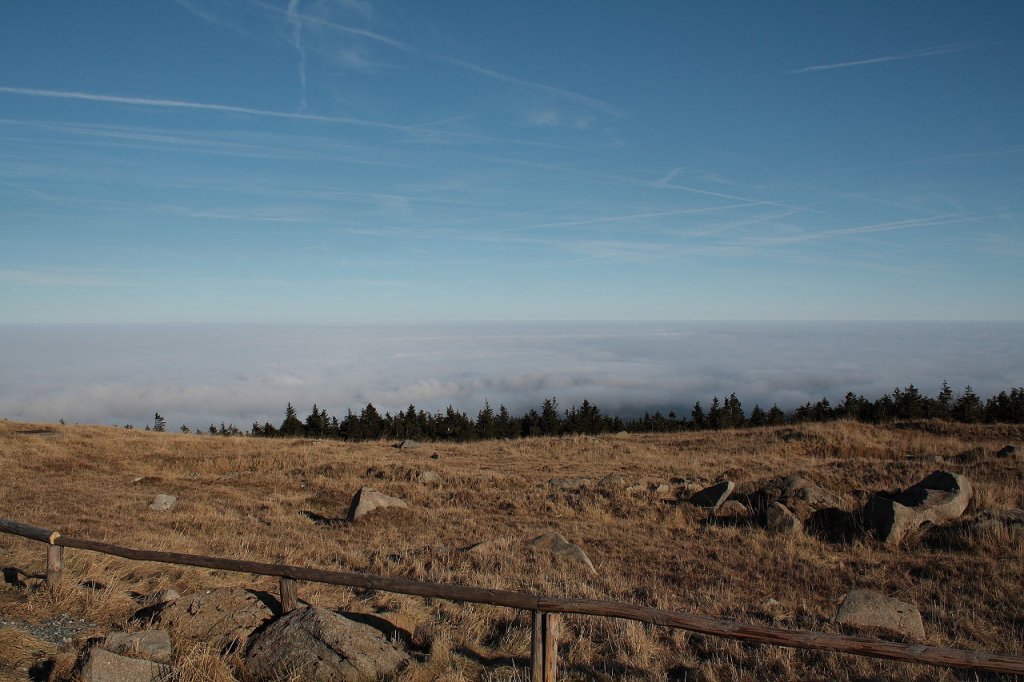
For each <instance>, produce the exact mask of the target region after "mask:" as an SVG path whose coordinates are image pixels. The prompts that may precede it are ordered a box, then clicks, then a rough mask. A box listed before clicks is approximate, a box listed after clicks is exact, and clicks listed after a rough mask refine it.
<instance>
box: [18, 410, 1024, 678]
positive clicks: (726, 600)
mask: <svg viewBox="0 0 1024 682" xmlns="http://www.w3.org/2000/svg"><path fill="white" fill-rule="evenodd" d="M36 426H40V425H29V424H20V423H13V422H6V421H0V483H2V485H3V491H4V492H3V495H2V497H0V517H4V518H9V519H14V520H18V521H22V522H26V523H32V524H34V525H39V526H43V527H47V528H53V529H57V530H59V531H60V532H61V533H63V534H65V535H71V536H77V537H83V538H89V539H95V540H102V541H107V542H114V543H118V544H123V545H127V546H133V547H145V548H152V549H160V550H168V551H183V552H194V553H203V554H211V555H219V556H228V557H234V558H239V559H252V560H258V561H279V562H286V563H292V564H302V565H306V566H315V567H320V568H327V569H334V568H341V569H344V570H353V571H362V572H368V573H375V574H381V575H392V576H402V577H408V578H415V579H422V580H432V581H438V582H449V583H459V584H466V585H476V586H482V587H492V588H502V589H513V590H525V591H533V592H541V593H546V594H551V595H563V596H571V597H585V598H599V599H612V600H619V601H626V602H631V603H636V604H643V605H650V606H656V607H661V608H668V609H678V610H683V611H690V612H695V613H700V614H708V615H717V616H723V617H729V618H736V619H740V620H744V621H750V622H757V623H763V624H771V625H776V626H781V627H787V628H801V629H814V630H824V631H833V632H834V631H837V630H836V627H835V626H834V625H832V624H831V622H830V619H831V618H832V616H833V615H834V614H835V611H836V607H837V601H838V599H839V598H840V597H841V596H842V595H843V594H844V593H845V592H846V591H847V590H848V589H850V588H851V587H854V586H860V587H871V588H874V589H879V590H881V591H884V592H886V593H888V594H891V595H894V596H898V597H900V598H902V599H904V600H907V601H912V602H915V603H917V604H918V605H919V606H920V608H921V610H922V613H923V614H924V618H925V624H926V630H927V631H928V633H929V643H932V644H939V645H946V646H954V647H963V648H971V649H983V650H990V651H1006V652H1012V653H1015V654H1024V631H1022V629H1024V617H1022V613H1024V594H1022V592H1024V591H1022V589H1021V586H1022V585H1024V561H1022V559H1024V550H1022V548H1021V545H1020V542H1019V540H1017V541H1014V540H1013V539H1012V538H1010V537H1008V536H1007V537H1004V536H1002V535H999V533H998V532H996V533H994V534H993V533H988V534H983V535H981V536H974V535H970V534H964V535H961V536H957V538H956V539H957V541H956V542H938V543H937V542H934V541H932V542H926V541H924V540H923V539H916V540H911V542H910V543H909V545H908V546H906V547H904V548H902V549H900V550H896V551H892V550H887V549H885V548H883V547H881V546H880V545H878V544H877V543H875V542H874V541H872V540H869V539H863V540H856V541H854V542H853V543H852V544H832V543H827V542H823V541H821V540H818V539H815V538H813V537H807V536H803V537H798V538H795V539H789V540H785V541H780V540H779V539H778V538H777V537H774V536H771V535H768V534H767V533H765V532H764V531H763V530H761V529H760V528H757V527H754V526H727V525H715V524H708V523H706V519H705V515H704V514H703V513H701V512H699V511H698V510H696V509H693V508H690V507H688V506H686V505H678V504H673V503H671V502H666V501H660V500H656V499H654V498H653V497H651V496H647V495H639V496H633V495H630V494H627V493H626V492H625V491H622V490H615V491H602V490H599V489H593V488H592V489H588V490H583V491H563V490H558V489H555V488H554V487H552V486H550V485H548V483H547V481H548V480H549V479H551V478H556V477H579V476H586V477H590V478H592V479H594V480H597V479H599V478H601V477H603V476H605V475H607V474H609V473H619V474H621V475H622V476H623V477H624V478H625V479H626V480H627V481H628V482H630V483H644V484H653V483H657V482H670V481H672V480H675V481H677V483H676V484H675V485H674V487H676V488H683V487H685V486H686V485H690V486H698V485H703V484H705V483H711V482H714V481H715V480H718V479H720V478H722V477H729V478H731V479H732V480H734V481H736V482H737V485H738V488H739V489H740V490H746V491H751V490H753V489H755V488H756V487H757V484H758V482H759V481H762V480H764V479H768V478H772V477H775V476H780V475H789V474H796V473H799V474H802V475H805V476H807V477H809V478H811V479H812V480H814V481H815V482H817V483H819V484H820V485H822V486H823V487H825V488H826V489H828V490H831V491H833V492H835V493H840V494H841V495H842V496H843V497H844V503H845V506H846V507H848V508H851V509H852V508H853V507H854V505H855V504H856V502H857V498H856V496H855V491H858V490H861V491H864V490H880V489H892V488H897V487H902V486H906V485H909V484H910V483H913V482H916V481H917V480H920V479H921V478H922V477H923V476H924V475H926V474H927V473H929V472H930V471H932V470H934V469H935V468H938V467H940V466H941V467H943V468H947V469H951V470H954V471H959V472H962V473H966V474H967V475H968V476H969V477H971V479H972V480H973V481H974V482H975V484H976V489H977V499H976V501H975V502H974V503H972V507H971V509H969V510H968V513H969V514H970V513H973V511H974V510H976V509H979V508H981V507H984V506H990V507H1000V508H1014V507H1021V506H1024V486H1022V485H1021V482H1022V479H1024V467H1022V465H1021V463H1020V462H1019V461H1017V460H999V459H992V460H986V461H982V462H977V463H972V464H958V463H956V461H955V460H947V461H946V462H945V463H941V464H940V463H938V462H937V461H936V459H935V458H937V457H939V458H951V457H953V456H955V455H957V454H958V453H960V452H962V451H964V450H967V449H969V448H971V447H975V446H979V445H980V446H983V447H986V448H988V449H990V450H996V449H998V448H1000V447H1002V446H1003V445H1005V444H1006V443H1008V442H1012V443H1018V444H1019V443H1020V441H1021V440H1024V429H1022V428H1019V427H982V426H972V427H966V426H948V425H943V424H924V425H896V426H893V427H886V428H881V427H873V426H867V425H861V424H854V423H834V424H814V425H805V426H800V427H782V428H776V429H763V430H747V431H734V432H733V431H726V432H719V433H714V434H708V433H697V434H678V435H658V436H653V435H652V436H637V435H633V436H628V437H613V436H606V437H601V438H585V437H578V438H565V439H531V440H521V441H499V442H484V443H473V444H464V445H462V444H433V445H432V444H424V446H423V447H422V448H420V449H414V450H396V449H393V448H391V447H389V445H390V444H389V443H377V442H374V443H360V444H348V443H340V442H333V441H320V442H317V441H304V440H262V439H249V438H244V437H233V438H224V437H211V436H197V435H179V434H157V433H146V432H140V431H124V430H120V429H115V428H108V427H96V426H75V427H71V426H66V427H64V426H56V427H52V428H56V429H59V430H60V431H61V432H62V433H63V437H62V438H46V437H39V436H36V435H23V434H19V433H17V432H18V431H21V430H25V429H30V428H34V427H36ZM433 454H436V455H437V458H436V459H433V458H432V457H431V456H432V455H433ZM425 469H429V470H433V471H436V472H438V473H439V474H441V475H442V477H443V479H444V482H443V484H442V485H441V486H428V485H423V484H420V483H418V482H417V481H416V474H417V473H418V472H420V471H423V470H425ZM137 477H145V478H143V479H142V480H141V481H139V482H137V483H132V480H133V479H135V478H137ZM682 479H686V483H683V482H682ZM366 484H369V485H373V486H374V487H376V488H378V489H379V490H381V491H382V492H385V493H388V494H392V495H398V496H400V497H402V498H404V499H405V500H406V501H407V502H408V503H409V506H410V508H409V509H408V510H398V511H395V512H385V513H379V514H377V515H373V516H370V517H368V518H367V519H366V520H364V521H361V522H358V523H354V524H346V523H343V522H342V521H341V520H342V519H344V517H345V514H346V511H347V509H348V505H349V501H350V499H351V497H352V494H353V493H354V492H355V491H356V490H357V489H358V488H359V487H360V486H361V485H366ZM158 493H169V494H174V495H177V496H178V498H179V502H178V505H177V506H176V507H175V509H174V510H172V511H170V512H165V513H159V512H151V511H148V510H147V505H148V504H149V502H150V501H152V499H153V497H155V496H156V495H157V494H158ZM313 519H318V520H319V522H317V521H314V520H313ZM325 520H326V521H325ZM549 529H554V530H558V531H560V532H561V533H562V534H563V535H565V536H566V537H567V538H568V539H569V540H570V541H572V542H576V543H578V544H580V545H581V546H583V547H584V549H585V550H586V551H587V553H588V554H589V555H590V557H591V559H592V560H593V562H594V564H595V565H596V566H597V569H598V575H597V576H590V575H586V574H583V573H581V572H580V571H578V570H574V569H573V568H572V567H571V566H564V565H560V564H557V563H552V562H551V561H550V560H549V559H547V558H546V557H544V556H542V555H538V554H536V553H534V552H533V551H532V550H530V549H529V548H527V547H525V546H524V541H525V540H528V539H529V538H532V537H533V536H535V535H538V534H540V533H542V532H544V531H546V530H549ZM497 538H510V539H511V542H510V543H509V545H508V549H506V550H499V551H496V552H494V553H491V554H483V555H478V554H467V553H465V552H463V551H461V548H464V547H466V546H467V545H470V544H473V543H475V542H479V541H483V540H492V539H497ZM44 558H45V552H44V550H43V548H42V547H41V546H40V545H39V544H38V543H33V542H30V541H27V540H23V539H20V538H14V537H10V536H0V564H2V565H3V566H4V567H6V568H7V569H12V570H13V569H16V570H17V571H18V576H20V577H19V578H18V580H12V581H11V582H18V581H19V580H20V582H21V583H22V584H23V585H25V586H18V585H12V584H10V583H8V582H5V583H3V584H0V614H2V616H3V618H4V619H6V620H23V621H28V622H38V621H41V620H45V619H46V618H49V617H52V616H53V615H54V614H56V613H61V612H67V613H72V614H75V615H76V616H77V617H84V618H86V619H87V620H89V621H92V622H95V623H97V627H96V629H95V633H93V634H102V633H105V632H107V631H109V630H110V629H111V628H112V627H118V628H129V627H132V625H131V616H132V614H133V613H134V611H135V610H136V609H138V608H139V606H140V602H139V599H140V597H141V595H145V594H148V593H150V592H153V591H156V590H160V589H164V588H167V587H174V588H176V589H178V590H179V591H180V592H182V593H183V594H186V593H188V592H191V591H195V590H198V589H200V588H209V587H214V586H228V585H238V586H245V587H255V588H258V589H265V590H268V591H276V583H275V581H273V580H272V579H269V578H259V577H255V576H248V575H240V574H232V573H226V572H222V571H208V570H204V569H193V568H188V567H179V566H166V565H159V564H150V563H138V562H129V561H123V560H120V559H115V558H112V557H105V556H101V555H96V554H92V553H88V552H82V551H73V550H68V551H67V553H66V573H65V575H66V579H65V581H64V582H63V583H62V584H61V586H59V588H58V589H56V590H49V589H45V588H39V589H36V588H35V587H34V586H36V585H38V583H39V581H38V579H37V578H33V577H31V576H34V575H39V574H41V573H42V571H43V568H44ZM12 570H6V571H5V575H8V576H10V575H14V574H13V573H12ZM300 598H301V599H303V600H304V601H308V602H310V603H314V604H320V605H324V606H329V607H332V608H343V609H347V610H354V611H364V612H377V613H387V614H389V615H388V618H389V619H391V620H393V622H396V623H400V625H399V627H400V629H401V630H403V631H404V632H406V633H407V634H408V639H409V641H410V642H411V646H412V647H413V648H414V651H416V653H417V656H418V658H419V661H420V662H419V663H418V664H417V665H415V666H413V667H412V668H411V669H410V670H409V671H408V672H407V677H408V679H409V680H435V679H447V680H477V679H487V680H512V679H526V672H525V670H524V667H525V666H526V665H527V664H528V655H529V622H528V620H527V615H526V614H522V613H517V612H515V611H511V610H508V609H502V608H496V607H486V606H479V605H471V604H452V603H448V602H445V601H441V600H424V599H420V598H415V597H406V596H401V595H392V594H385V593H379V592H364V591H359V590H351V589H346V588H337V587H330V586H325V585H311V584H303V585H301V586H300ZM563 629H564V631H565V634H564V636H563V639H562V648H561V650H560V662H561V665H562V669H563V671H564V677H565V679H633V680H665V679H693V680H708V681H711V680H722V681H725V680H755V679H828V680H866V679H941V680H945V679H950V680H951V679H961V678H958V677H957V676H956V675H954V673H952V672H949V671H944V670H940V669H933V668H926V667H919V666H907V665H899V664H893V663H887V662H882V661H875V660H870V659H861V658H857V657H851V656H843V655H834V654H827V653H820V652H803V651H794V650H787V649H780V648H777V647H751V646H747V645H743V644H740V643H737V642H731V641H726V640H721V639H717V638H709V637H702V636H699V635H694V634H689V633H685V632H681V631H674V630H670V629H666V628H656V627H655V628H652V627H648V626H644V625H641V624H637V623H632V622H625V621H615V620H609V619H601V618H589V617H570V618H567V619H566V620H565V626H564V628H563ZM88 634H90V633H84V634H83V635H82V637H85V636H87V635H88ZM177 656H178V660H177V664H178V665H179V667H180V668H181V669H182V675H181V677H182V679H184V680H217V681H219V680H228V679H232V675H233V674H236V675H237V674H238V672H239V671H238V665H237V661H231V660H226V661H225V660H222V659H220V658H218V657H217V656H215V655H212V654H210V653H209V652H205V651H179V652H178V653H177ZM57 667H58V668H60V667H61V666H57ZM64 667H67V666H64ZM64 674H66V671H65V672H62V673H61V675H64ZM57 677H60V675H57ZM964 679H973V678H970V677H966V678H964Z"/></svg>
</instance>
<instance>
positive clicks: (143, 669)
mask: <svg viewBox="0 0 1024 682" xmlns="http://www.w3.org/2000/svg"><path fill="white" fill-rule="evenodd" d="M172 675H174V670H173V669H172V668H171V667H170V666H168V665H162V664H160V663H155V662H153V661H142V660H139V659H137V658H128V657H127V656H118V655H117V654H112V653H110V652H109V651H105V650H104V649H101V648H99V647H93V648H92V649H91V650H90V651H89V657H88V658H87V659H86V661H85V665H84V666H83V667H82V673H81V679H82V680H83V682H155V681H157V680H170V679H171V677H172Z"/></svg>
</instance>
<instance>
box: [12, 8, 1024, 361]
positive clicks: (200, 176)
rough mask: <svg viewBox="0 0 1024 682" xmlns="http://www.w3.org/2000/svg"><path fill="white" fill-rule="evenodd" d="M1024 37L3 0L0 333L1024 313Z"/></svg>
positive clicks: (475, 13)
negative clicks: (72, 327) (50, 326)
mask: <svg viewBox="0 0 1024 682" xmlns="http://www.w3.org/2000/svg"><path fill="white" fill-rule="evenodd" d="M1022 28H1024V5H1022V4H1020V3H1016V2H984V3H944V2H927V3H925V2H920V3H915V2H905V3H843V4H840V3H817V2H815V3H754V2H750V3H706V4H704V5H703V6H701V5H698V4H696V3H676V2H642V3H636V2H621V3H612V2H601V3H597V2H525V1H520V2H508V3H490V2H487V3H481V2H443V3H440V2H438V3H421V2H396V1H389V2H374V1H372V0H370V1H363V0H336V1H328V0H293V1H292V2H281V1H278V0H234V1H232V2H226V1H221V0H177V1H173V0H166V1H161V0H153V1H151V2H135V1H124V2H97V3H81V2H77V3H76V2H49V1H38V2H31V3H6V4H4V5H3V6H2V7H0V243H2V245H3V247H2V248H0V322H14V323H19V322H129V323H131V322H210V321H230V322H247V323H267V322H286V323H298V322H303V323H308V322H315V323H320V322H324V323H336V322H348V323H351V322H357V323H363V322H379V321H388V320H399V321H439V320H479V321H485V320H620V319H624V320H629V319H647V320H694V319H696V320H701V319H704V320H751V319H758V320H760V319H768V320H771V319H810V320H815V319H817V320H836V319H881V320H914V319H937V320H977V319H986V320H1022V319H1024V303H1022V297H1021V295H1020V294H1021V291H1024V274H1022V272H1024V269H1022V268H1021V262H1022V259H1024V230H1022V216H1024V131H1022V125H1021V121H1024V88H1022V87H1021V83H1022V82H1024V40H1021V38H1020V36H1021V30H1022ZM929 379H934V377H929Z"/></svg>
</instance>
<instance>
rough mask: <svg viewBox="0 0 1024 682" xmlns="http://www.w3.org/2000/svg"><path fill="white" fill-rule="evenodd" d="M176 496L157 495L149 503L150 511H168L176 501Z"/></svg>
mask: <svg viewBox="0 0 1024 682" xmlns="http://www.w3.org/2000/svg"><path fill="white" fill-rule="evenodd" d="M177 501H178V498H177V497H175V496H174V495H157V496H156V498H155V499H154V500H153V501H152V502H150V503H149V509H150V511H160V512H162V511H170V510H171V509H174V505H175V504H176V503H177Z"/></svg>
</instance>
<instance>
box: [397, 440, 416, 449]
mask: <svg viewBox="0 0 1024 682" xmlns="http://www.w3.org/2000/svg"><path fill="white" fill-rule="evenodd" d="M395 447H396V448H398V449H399V450H412V449H414V448H418V447H420V444H419V443H417V442H416V441H414V440H411V439H409V438H406V439H405V440H403V441H401V442H400V443H396V444H395Z"/></svg>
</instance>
